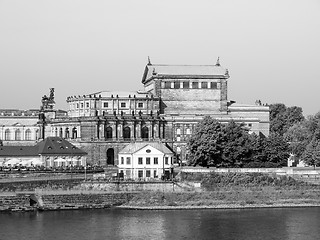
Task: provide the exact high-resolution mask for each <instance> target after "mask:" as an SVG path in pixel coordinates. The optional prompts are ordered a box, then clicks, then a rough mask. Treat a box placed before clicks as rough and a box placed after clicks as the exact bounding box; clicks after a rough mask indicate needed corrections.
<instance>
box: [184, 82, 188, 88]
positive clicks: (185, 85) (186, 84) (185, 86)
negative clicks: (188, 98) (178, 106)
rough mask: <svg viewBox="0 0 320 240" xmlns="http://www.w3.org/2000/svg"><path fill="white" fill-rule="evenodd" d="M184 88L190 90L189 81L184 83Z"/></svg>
mask: <svg viewBox="0 0 320 240" xmlns="http://www.w3.org/2000/svg"><path fill="white" fill-rule="evenodd" d="M183 88H184V89H187V88H189V82H188V81H184V82H183Z"/></svg>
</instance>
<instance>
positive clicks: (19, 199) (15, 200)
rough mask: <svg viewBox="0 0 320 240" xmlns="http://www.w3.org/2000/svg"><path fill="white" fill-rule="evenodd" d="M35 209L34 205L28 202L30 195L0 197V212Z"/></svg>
mask: <svg viewBox="0 0 320 240" xmlns="http://www.w3.org/2000/svg"><path fill="white" fill-rule="evenodd" d="M31 205H32V206H31ZM35 209H36V208H35V205H33V203H32V201H31V202H30V195H26V194H14V195H6V196H4V195H0V211H34V210H35Z"/></svg>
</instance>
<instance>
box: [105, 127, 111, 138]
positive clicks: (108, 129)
mask: <svg viewBox="0 0 320 240" xmlns="http://www.w3.org/2000/svg"><path fill="white" fill-rule="evenodd" d="M105 138H106V139H112V127H107V128H106V130H105Z"/></svg>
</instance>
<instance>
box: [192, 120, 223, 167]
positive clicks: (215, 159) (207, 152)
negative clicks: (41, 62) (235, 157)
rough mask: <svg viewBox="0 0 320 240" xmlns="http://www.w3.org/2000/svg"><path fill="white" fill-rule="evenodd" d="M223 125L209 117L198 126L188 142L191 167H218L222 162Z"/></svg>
mask: <svg viewBox="0 0 320 240" xmlns="http://www.w3.org/2000/svg"><path fill="white" fill-rule="evenodd" d="M222 141H223V138H222V125H221V124H220V123H219V122H218V121H216V120H214V119H212V118H211V117H209V116H206V117H204V119H203V120H202V121H201V122H199V123H198V124H197V127H196V129H195V133H194V134H193V135H192V136H191V138H190V139H189V141H188V144H187V146H188V149H189V153H190V155H189V159H188V164H189V165H194V166H195V165H198V164H199V165H201V166H207V165H217V164H219V162H220V161H221V152H222V145H221V142H222Z"/></svg>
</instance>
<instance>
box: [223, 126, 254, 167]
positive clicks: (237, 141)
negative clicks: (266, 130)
mask: <svg viewBox="0 0 320 240" xmlns="http://www.w3.org/2000/svg"><path fill="white" fill-rule="evenodd" d="M223 130H224V131H223V132H224V135H223V136H224V137H225V139H224V141H223V143H222V146H223V148H222V149H223V151H222V156H221V158H222V161H221V166H223V167H242V166H243V165H244V164H245V163H246V162H248V161H249V160H250V157H251V146H250V145H251V138H250V135H249V133H248V129H245V128H244V127H243V125H242V124H236V123H235V122H234V121H231V122H230V123H229V124H227V125H225V126H224V128H223Z"/></svg>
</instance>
